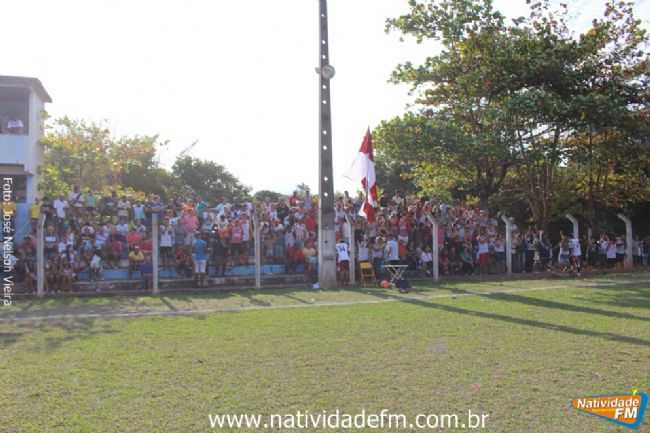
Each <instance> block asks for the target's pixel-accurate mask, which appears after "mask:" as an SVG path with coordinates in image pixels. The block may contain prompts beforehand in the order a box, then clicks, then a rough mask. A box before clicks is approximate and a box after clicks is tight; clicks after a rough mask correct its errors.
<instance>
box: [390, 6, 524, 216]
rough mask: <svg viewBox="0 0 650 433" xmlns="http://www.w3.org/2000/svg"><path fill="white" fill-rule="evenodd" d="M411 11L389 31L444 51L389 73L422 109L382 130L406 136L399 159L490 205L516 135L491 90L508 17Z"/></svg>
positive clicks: (467, 9) (450, 9) (438, 9)
mask: <svg viewBox="0 0 650 433" xmlns="http://www.w3.org/2000/svg"><path fill="white" fill-rule="evenodd" d="M409 5H410V7H411V9H410V11H409V14H407V15H404V16H401V17H399V18H395V19H389V20H388V21H387V31H391V30H397V31H400V32H401V33H403V34H405V35H411V36H414V37H415V38H416V40H417V41H418V42H421V41H423V40H424V39H435V40H438V41H440V43H441V44H442V47H443V48H442V50H441V52H440V53H439V54H437V55H435V56H432V57H429V58H427V59H426V60H425V62H424V63H423V64H422V65H420V66H414V65H413V64H411V63H405V64H402V65H399V66H398V67H397V69H396V70H395V71H394V72H393V75H392V81H393V82H395V83H406V84H409V85H410V86H411V89H412V92H414V93H416V94H417V97H416V103H417V104H418V106H419V107H421V108H420V110H419V112H418V113H415V114H407V115H406V116H405V117H404V118H403V119H401V120H394V121H392V124H384V125H383V126H384V128H392V129H393V131H394V132H395V131H397V132H398V134H397V135H400V134H401V135H404V134H406V135H407V136H408V137H409V138H408V139H407V141H405V142H403V143H408V144H407V145H405V149H403V150H405V152H403V153H404V154H406V155H408V156H407V158H409V160H410V161H411V162H413V161H417V164H416V165H418V166H419V167H420V168H424V169H426V171H428V172H430V173H436V172H439V170H441V168H442V169H443V170H445V171H447V172H452V173H455V174H459V175H460V176H459V178H458V179H456V182H454V186H457V187H460V188H461V189H462V190H463V191H465V192H466V193H467V194H473V195H476V196H478V197H479V198H480V202H481V206H482V207H487V205H488V200H489V198H490V197H491V196H492V195H493V194H495V193H497V192H498V191H499V189H500V187H501V184H502V183H503V180H504V179H505V176H506V175H507V173H508V170H509V169H510V167H511V166H512V164H513V162H514V158H515V156H514V154H513V151H512V137H513V136H514V132H513V131H512V128H511V127H510V118H509V116H508V114H509V113H508V112H506V111H505V110H503V101H502V99H501V98H500V97H499V96H500V95H499V93H498V92H495V91H494V89H493V85H492V83H497V82H498V81H497V80H498V78H499V77H498V76H496V73H497V72H498V71H497V69H496V68H492V67H491V64H492V63H491V60H490V59H491V58H492V57H493V56H496V55H498V54H499V52H500V50H501V48H502V47H501V46H502V45H507V43H508V40H507V38H506V37H505V36H504V32H505V23H504V22H505V18H504V17H503V15H502V14H500V13H499V12H498V11H495V10H494V9H493V7H492V2H491V1H489V0H482V1H472V0H445V1H438V2H433V1H427V2H418V1H410V2H409ZM398 143H399V142H398ZM398 147H399V144H398ZM392 150H393V152H391V153H392V154H393V155H395V154H396V153H399V151H398V150H397V149H392ZM386 152H390V150H386ZM443 167H444V168H443ZM439 177H440V178H442V176H439ZM416 182H417V180H416Z"/></svg>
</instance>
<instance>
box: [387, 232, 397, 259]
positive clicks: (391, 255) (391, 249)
mask: <svg viewBox="0 0 650 433" xmlns="http://www.w3.org/2000/svg"><path fill="white" fill-rule="evenodd" d="M384 258H385V259H387V260H388V261H389V263H390V264H391V265H397V264H399V245H397V240H395V236H394V235H390V236H389V237H388V242H386V246H385V247H384Z"/></svg>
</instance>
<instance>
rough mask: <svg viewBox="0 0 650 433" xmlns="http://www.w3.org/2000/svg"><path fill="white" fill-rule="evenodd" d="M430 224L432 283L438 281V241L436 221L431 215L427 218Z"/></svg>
mask: <svg viewBox="0 0 650 433" xmlns="http://www.w3.org/2000/svg"><path fill="white" fill-rule="evenodd" d="M427 217H428V218H429V221H430V222H431V238H432V245H431V256H432V259H433V282H434V283H437V282H438V281H440V244H439V242H440V239H439V238H438V230H439V227H440V225H439V223H438V220H437V219H435V218H434V217H432V216H431V215H428V216H427Z"/></svg>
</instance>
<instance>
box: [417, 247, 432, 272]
mask: <svg viewBox="0 0 650 433" xmlns="http://www.w3.org/2000/svg"><path fill="white" fill-rule="evenodd" d="M420 262H421V263H422V269H424V271H425V272H426V274H427V275H431V273H432V271H433V254H431V248H429V247H426V248H425V249H424V250H423V251H422V252H421V253H420Z"/></svg>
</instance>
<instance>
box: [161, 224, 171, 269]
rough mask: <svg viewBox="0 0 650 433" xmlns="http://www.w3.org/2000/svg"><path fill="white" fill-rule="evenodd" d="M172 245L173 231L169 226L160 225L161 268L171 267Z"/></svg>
mask: <svg viewBox="0 0 650 433" xmlns="http://www.w3.org/2000/svg"><path fill="white" fill-rule="evenodd" d="M173 246H174V231H173V230H172V228H171V227H169V226H168V227H165V226H160V257H161V259H162V260H161V261H162V267H163V268H166V267H171V265H172V263H173V260H174V257H173V250H172V249H173Z"/></svg>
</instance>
